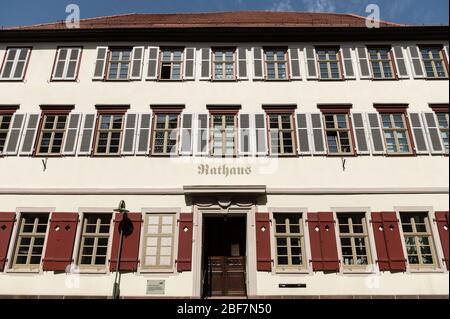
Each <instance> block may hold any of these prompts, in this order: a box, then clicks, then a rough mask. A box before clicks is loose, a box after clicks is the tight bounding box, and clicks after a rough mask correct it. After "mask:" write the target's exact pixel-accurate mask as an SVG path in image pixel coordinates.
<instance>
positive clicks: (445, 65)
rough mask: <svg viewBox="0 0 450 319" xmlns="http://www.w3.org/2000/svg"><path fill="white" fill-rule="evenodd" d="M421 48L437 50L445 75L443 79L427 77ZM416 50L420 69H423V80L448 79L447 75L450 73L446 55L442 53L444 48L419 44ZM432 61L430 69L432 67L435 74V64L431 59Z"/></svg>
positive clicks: (441, 78) (437, 45)
mask: <svg viewBox="0 0 450 319" xmlns="http://www.w3.org/2000/svg"><path fill="white" fill-rule="evenodd" d="M423 48H428V49H432V48H439V55H440V58H441V62H442V65H443V69H444V73H445V75H446V76H445V77H429V76H428V72H427V69H426V65H425V61H424V59H423V55H422V49H423ZM418 49H419V54H420V61H421V63H422V68H423V72H424V78H425V79H426V80H448V79H449V73H450V68H449V65H448V62H447V59H446V57H445V56H446V53H445V52H444V46H443V45H441V44H421V45H418ZM429 56H430V50H428V57H429ZM427 60H430V59H427ZM431 61H432V67H433V71H434V73H435V74H436V64H435V62H434V61H435V59H431Z"/></svg>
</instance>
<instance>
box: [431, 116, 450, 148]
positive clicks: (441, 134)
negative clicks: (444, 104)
mask: <svg viewBox="0 0 450 319" xmlns="http://www.w3.org/2000/svg"><path fill="white" fill-rule="evenodd" d="M434 113H435V115H436V119H437V127H438V129H439V135H440V137H441V141H442V146H443V147H444V152H445V154H447V156H448V154H449V142H447V146H446V145H445V142H444V136H443V133H442V131H447V139H449V126H450V125H449V124H450V123H449V121H450V118H449V112H448V109H447V111H435V112H434ZM439 115H444V116H445V118H446V121H447V128H446V129H445V128H441V126H440V122H439Z"/></svg>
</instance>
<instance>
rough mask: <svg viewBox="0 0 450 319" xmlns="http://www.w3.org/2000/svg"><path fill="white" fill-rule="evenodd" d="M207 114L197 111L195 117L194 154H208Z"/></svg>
mask: <svg viewBox="0 0 450 319" xmlns="http://www.w3.org/2000/svg"><path fill="white" fill-rule="evenodd" d="M209 140H210V133H209V114H208V113H198V114H196V117H195V132H194V155H196V156H208V155H209Z"/></svg>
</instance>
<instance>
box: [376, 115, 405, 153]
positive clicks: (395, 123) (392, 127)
mask: <svg viewBox="0 0 450 319" xmlns="http://www.w3.org/2000/svg"><path fill="white" fill-rule="evenodd" d="M381 120H382V122H383V134H384V140H385V143H386V150H387V153H388V154H410V153H411V144H410V138H409V133H408V128H407V126H406V120H405V114H404V113H382V114H381Z"/></svg>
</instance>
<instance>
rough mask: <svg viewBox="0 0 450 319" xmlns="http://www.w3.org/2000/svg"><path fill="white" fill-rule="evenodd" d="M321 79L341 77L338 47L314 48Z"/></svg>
mask: <svg viewBox="0 0 450 319" xmlns="http://www.w3.org/2000/svg"><path fill="white" fill-rule="evenodd" d="M316 52H317V60H318V63H319V71H320V78H321V79H322V80H339V79H341V78H342V74H341V66H340V63H341V62H340V60H339V56H340V53H339V48H316Z"/></svg>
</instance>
